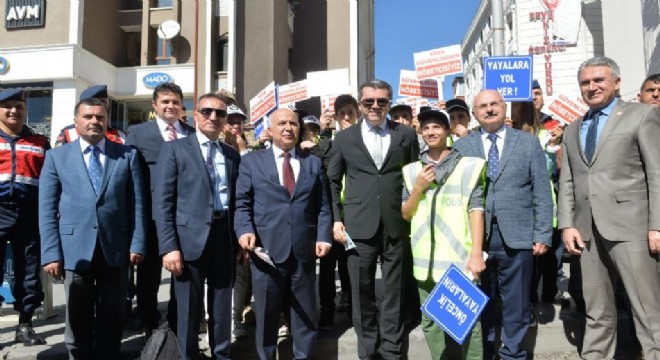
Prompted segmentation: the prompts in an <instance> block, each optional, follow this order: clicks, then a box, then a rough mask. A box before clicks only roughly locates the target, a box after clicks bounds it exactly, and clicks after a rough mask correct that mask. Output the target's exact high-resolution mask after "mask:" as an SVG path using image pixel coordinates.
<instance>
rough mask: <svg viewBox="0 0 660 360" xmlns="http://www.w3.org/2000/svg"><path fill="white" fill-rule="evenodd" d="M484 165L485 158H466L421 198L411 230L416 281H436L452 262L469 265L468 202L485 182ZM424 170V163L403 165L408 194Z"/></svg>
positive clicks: (463, 265)
mask: <svg viewBox="0 0 660 360" xmlns="http://www.w3.org/2000/svg"><path fill="white" fill-rule="evenodd" d="M485 165H486V161H485V160H483V159H480V158H476V157H463V158H461V159H460V160H459V162H458V164H457V165H456V167H455V168H454V170H453V171H452V173H451V175H449V177H448V178H447V181H446V182H445V183H444V184H443V185H442V186H441V187H438V185H437V184H431V186H429V187H428V188H427V189H426V190H425V191H424V193H423V194H422V195H421V197H420V201H419V205H418V207H417V212H416V213H415V215H414V216H413V217H412V219H411V227H410V234H411V235H410V238H411V239H410V240H411V247H412V254H413V275H414V276H415V278H416V279H417V280H419V281H426V280H428V279H431V278H432V279H433V280H434V281H436V282H437V281H438V280H440V278H441V277H442V275H443V274H444V272H445V270H446V269H447V268H448V267H449V265H451V264H452V263H456V264H457V265H458V266H459V267H461V268H464V267H465V264H467V260H468V257H469V255H470V250H471V248H472V237H471V232H470V222H469V214H468V203H469V200H470V195H471V194H472V191H473V190H474V188H475V187H476V185H477V182H478V181H483V179H484V177H483V176H484V175H483V174H484V169H485ZM423 167H424V164H423V163H421V162H414V163H411V164H408V165H406V166H404V168H403V178H404V181H405V184H406V187H407V188H408V190H409V191H412V188H413V186H414V184H415V181H416V180H417V175H418V174H419V172H420V171H421V170H422V168H423Z"/></svg>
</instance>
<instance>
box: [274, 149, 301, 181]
mask: <svg viewBox="0 0 660 360" xmlns="http://www.w3.org/2000/svg"><path fill="white" fill-rule="evenodd" d="M289 153H290V154H291V157H290V158H289V162H290V163H291V167H292V168H293V179H294V180H295V181H298V174H299V173H300V160H299V159H298V155H297V154H296V151H295V149H291V150H289ZM273 154H275V165H276V167H277V174H278V176H279V179H280V185H282V186H284V174H282V164H284V150H282V149H280V148H278V147H277V146H276V145H275V144H273Z"/></svg>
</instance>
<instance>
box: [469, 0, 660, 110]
mask: <svg viewBox="0 0 660 360" xmlns="http://www.w3.org/2000/svg"><path fill="white" fill-rule="evenodd" d="M502 2H503V8H504V34H503V40H504V54H502V55H533V59H534V62H533V72H534V78H535V79H537V80H538V81H539V83H540V84H541V88H542V90H543V92H544V94H545V104H546V108H547V106H548V105H549V104H550V103H551V102H552V101H553V100H554V99H555V97H557V96H559V95H565V96H567V97H569V98H577V97H579V88H578V84H577V69H578V67H579V65H580V64H581V63H582V62H583V61H584V60H586V59H588V58H590V57H593V56H596V55H605V56H608V57H611V58H612V59H614V60H615V61H616V62H617V63H618V64H619V65H620V67H621V77H622V79H623V80H622V83H621V97H622V98H623V99H625V100H633V99H634V98H635V96H636V95H637V93H638V92H639V86H640V85H641V82H642V80H643V79H644V78H645V77H646V75H647V74H651V73H656V72H660V44H659V42H658V36H659V35H660V17H659V16H658V3H657V1H645V0H633V1H623V0H618V1H601V0H561V1H557V0H502ZM651 3H653V4H655V6H653V4H651ZM491 5H492V0H485V1H482V2H481V5H480V6H479V9H478V10H477V13H476V14H475V16H474V18H473V20H472V23H471V24H470V27H469V28H468V31H467V32H466V34H465V37H464V39H463V42H462V44H461V47H462V56H463V69H464V78H465V89H466V93H465V96H466V99H467V100H469V101H472V100H473V99H474V96H475V95H476V93H478V92H479V91H480V90H481V89H482V87H483V83H482V80H483V67H482V58H483V57H486V56H493V55H494V44H493V29H492V24H493V21H492V20H493V19H492V15H491ZM653 11H655V13H654V14H655V15H653Z"/></svg>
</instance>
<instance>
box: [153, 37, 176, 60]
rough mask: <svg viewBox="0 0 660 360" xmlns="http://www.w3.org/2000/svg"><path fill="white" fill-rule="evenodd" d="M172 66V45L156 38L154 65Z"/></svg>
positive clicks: (165, 40) (167, 41)
mask: <svg viewBox="0 0 660 360" xmlns="http://www.w3.org/2000/svg"><path fill="white" fill-rule="evenodd" d="M170 64H172V43H171V42H170V41H169V40H167V39H161V38H159V37H158V36H156V65H170Z"/></svg>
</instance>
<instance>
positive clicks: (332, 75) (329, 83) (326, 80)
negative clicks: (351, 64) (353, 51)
mask: <svg viewBox="0 0 660 360" xmlns="http://www.w3.org/2000/svg"><path fill="white" fill-rule="evenodd" d="M349 93H351V87H350V82H349V77H348V69H335V70H326V71H313V72H308V73H307V95H308V96H323V95H336V94H349Z"/></svg>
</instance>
